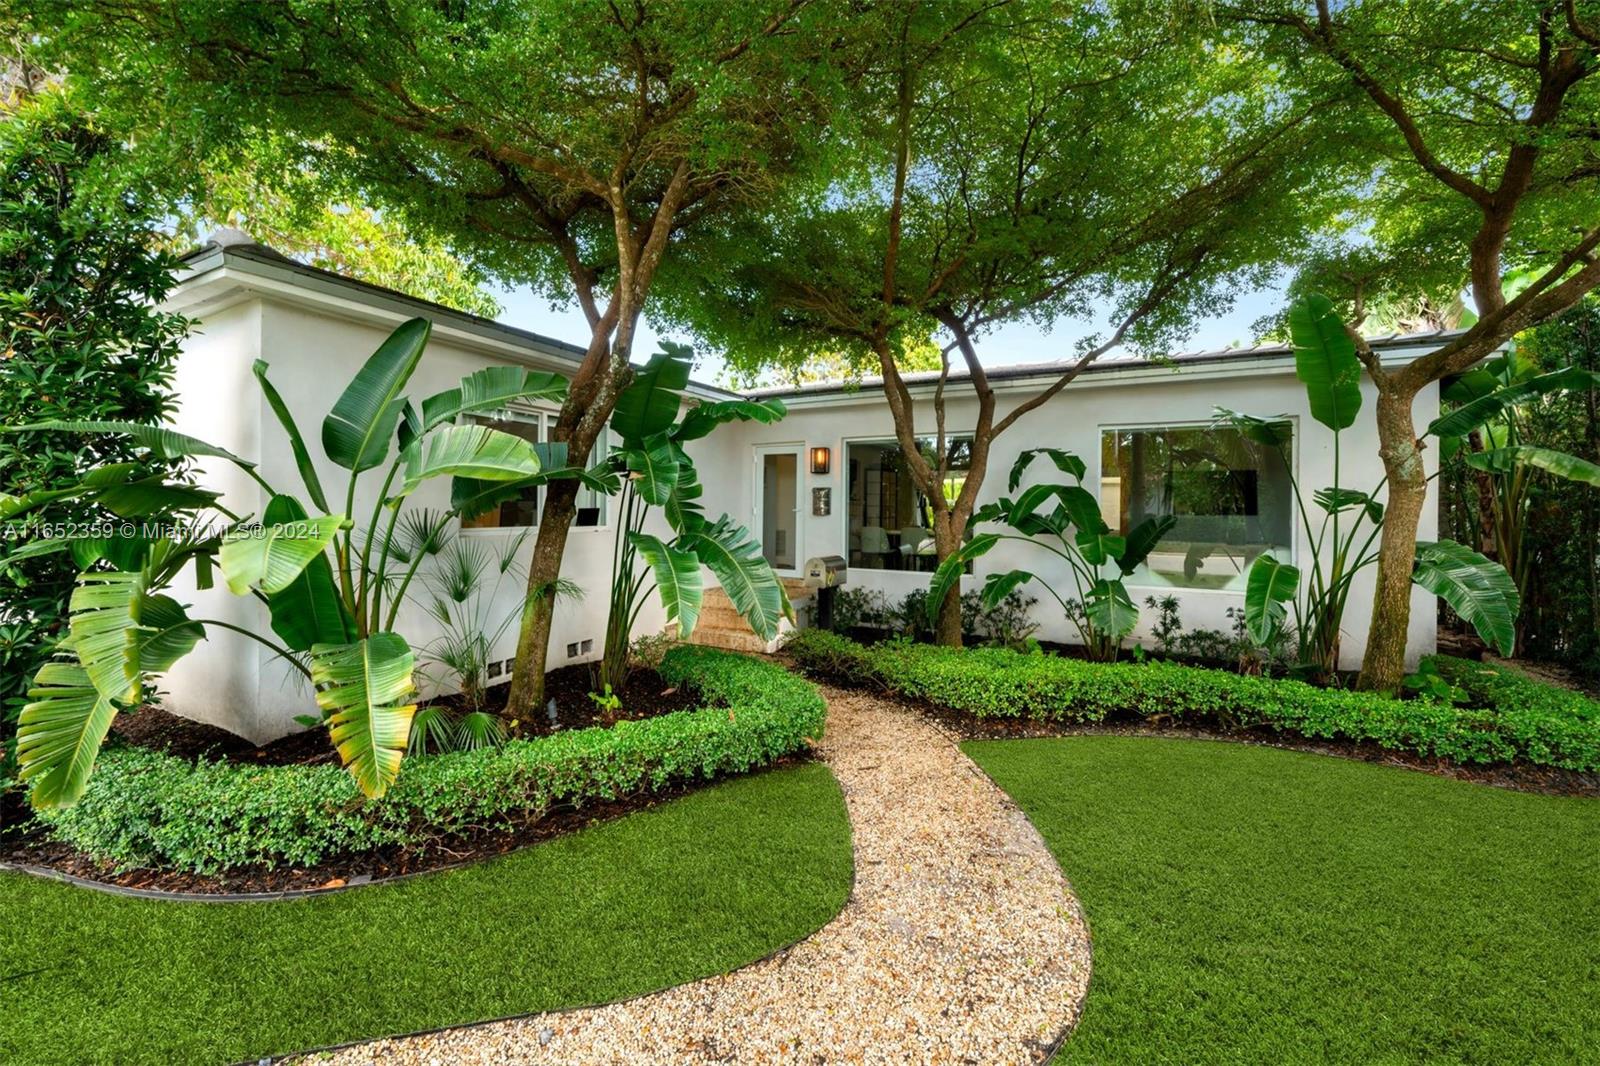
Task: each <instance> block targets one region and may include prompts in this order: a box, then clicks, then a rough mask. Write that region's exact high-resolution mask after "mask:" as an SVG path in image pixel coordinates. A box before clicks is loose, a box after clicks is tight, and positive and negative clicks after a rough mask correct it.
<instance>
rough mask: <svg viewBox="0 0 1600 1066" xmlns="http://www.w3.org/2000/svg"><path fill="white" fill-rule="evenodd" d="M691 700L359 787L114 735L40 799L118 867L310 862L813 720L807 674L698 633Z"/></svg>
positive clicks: (62, 824) (85, 848) (738, 767)
mask: <svg viewBox="0 0 1600 1066" xmlns="http://www.w3.org/2000/svg"><path fill="white" fill-rule="evenodd" d="M661 673H662V676H663V677H665V678H666V679H667V680H668V681H669V682H670V683H672V684H677V685H682V684H689V683H692V684H693V685H694V686H695V688H696V689H697V690H698V691H699V692H700V694H701V696H702V697H703V699H704V701H705V702H704V706H703V707H701V709H699V710H693V711H675V712H672V713H669V714H663V715H660V716H658V717H655V718H649V719H645V720H643V721H637V722H633V721H623V722H619V723H617V724H616V725H614V726H611V727H609V728H603V727H595V728H590V729H581V730H570V731H566V730H564V731H562V732H560V733H556V734H553V735H551V736H545V737H537V738H532V739H527V740H510V741H507V742H505V743H503V744H501V745H499V746H496V747H484V748H479V749H477V750H472V751H461V752H450V753H446V754H442V755H430V756H423V757H419V758H415V759H411V760H408V762H407V764H406V766H405V769H404V771H403V772H402V773H401V775H400V777H399V779H398V780H397V781H396V782H395V784H394V785H393V786H392V787H391V788H390V789H389V790H388V791H387V792H386V793H385V795H384V796H382V797H381V798H377V799H370V798H363V796H362V794H361V793H360V791H359V790H358V789H357V787H356V785H355V782H353V781H352V780H351V779H350V778H349V776H348V775H346V774H344V773H342V772H340V770H339V769H338V768H337V767H335V766H332V765H320V766H307V765H290V766H251V765H247V764H241V763H237V762H224V761H215V762H207V761H205V760H204V759H202V760H199V761H198V762H196V761H192V760H188V759H183V758H179V757H177V756H170V755H163V754H160V753H157V752H151V751H146V750H140V749H131V748H124V749H112V750H108V751H107V752H105V753H104V755H103V756H102V764H101V767H100V769H99V770H98V771H97V772H96V773H95V776H94V777H93V778H92V779H91V780H90V783H89V786H88V789H87V791H86V792H85V794H84V797H83V799H82V800H81V801H80V802H79V803H78V804H75V805H74V806H72V807H67V808H61V809H54V810H47V811H43V812H40V814H39V817H40V819H41V820H42V821H43V822H44V824H45V825H46V826H47V827H48V828H49V831H50V833H51V835H52V836H53V837H54V838H55V839H57V840H59V841H62V842H64V843H67V844H70V845H72V846H73V847H75V848H77V849H78V850H79V851H81V852H83V853H85V854H86V855H88V856H90V857H92V858H95V859H98V860H101V861H104V862H108V863H111V864H114V865H115V866H117V867H119V868H131V867H139V868H152V869H162V870H180V871H187V872H191V873H196V874H207V875H209V874H216V873H220V872H225V871H229V870H235V869H239V868H265V869H275V868H279V867H284V866H315V865H318V864H320V863H323V862H325V861H327V860H330V859H338V858H346V857H349V856H353V855H360V854H362V853H364V852H372V851H375V850H377V849H381V848H391V847H426V846H429V845H431V844H436V843H438V842H439V841H441V840H446V839H449V838H452V837H455V836H458V835H461V834H465V833H468V832H474V831H482V830H485V829H489V830H496V829H498V830H510V829H512V828H514V827H516V826H518V825H520V824H524V823H527V822H529V821H534V820H537V819H538V818H539V816H540V815H542V814H543V813H544V812H546V811H548V810H549V809H550V808H551V807H553V806H556V805H558V804H559V805H575V806H580V807H581V806H582V805H584V804H585V803H594V802H597V801H601V800H615V799H618V798H619V797H624V796H631V795H636V794H639V793H651V792H659V791H661V790H662V789H664V788H667V787H669V786H674V785H682V784H690V783H694V782H699V781H705V780H708V779H710V778H713V777H716V776H719V775H721V774H728V773H740V772H743V771H746V770H750V769H752V768H756V767H761V766H767V765H770V764H771V763H773V762H775V761H777V760H779V759H781V758H783V757H785V756H788V755H794V754H796V753H799V752H802V751H804V750H805V749H806V747H807V742H808V740H809V739H811V738H816V737H820V736H821V735H822V728H823V718H824V715H825V713H826V705H825V704H824V702H823V699H822V697H821V695H820V694H819V693H818V692H817V690H816V688H815V686H813V685H811V684H810V683H809V682H807V681H805V680H804V679H802V678H799V677H796V676H794V675H793V674H790V673H789V672H787V671H785V670H783V669H782V668H781V667H779V666H777V665H775V664H772V663H768V662H763V661H760V660H757V659H751V658H747V657H745V656H740V655H734V654H731V653H728V652H719V651H714V650H711V649H707V648H692V647H681V648H677V649H674V650H673V651H671V652H669V653H668V654H667V656H666V657H665V659H664V660H663V661H662V664H661Z"/></svg>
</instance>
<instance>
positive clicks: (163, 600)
mask: <svg viewBox="0 0 1600 1066" xmlns="http://www.w3.org/2000/svg"><path fill="white" fill-rule="evenodd" d="M139 624H140V625H141V626H142V627H143V632H142V633H141V635H140V636H139V669H140V671H141V672H142V673H144V674H146V675H147V676H148V675H153V674H161V673H165V672H166V671H168V670H170V669H172V664H173V663H175V662H177V661H178V660H179V659H181V658H183V657H184V656H185V655H188V654H189V653H190V652H191V651H193V650H194V646H195V645H196V644H198V643H199V642H200V641H201V640H204V639H205V635H206V630H205V627H204V626H203V625H201V624H200V623H199V622H193V621H190V620H189V614H188V612H187V611H185V610H184V609H183V605H182V604H180V603H179V602H178V601H177V600H175V599H173V598H172V597H171V596H164V595H153V596H145V598H144V601H143V602H142V603H141V604H140V606H139Z"/></svg>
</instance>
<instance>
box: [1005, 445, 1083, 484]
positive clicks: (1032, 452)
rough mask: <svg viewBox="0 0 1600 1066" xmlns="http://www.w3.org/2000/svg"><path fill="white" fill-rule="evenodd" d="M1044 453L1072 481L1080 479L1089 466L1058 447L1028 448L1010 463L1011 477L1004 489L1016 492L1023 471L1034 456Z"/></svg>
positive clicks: (1020, 482)
mask: <svg viewBox="0 0 1600 1066" xmlns="http://www.w3.org/2000/svg"><path fill="white" fill-rule="evenodd" d="M1040 455H1045V456H1049V457H1050V461H1051V462H1052V463H1054V464H1056V469H1057V470H1059V471H1061V472H1062V473H1064V474H1071V475H1072V479H1073V480H1074V481H1082V480H1083V475H1085V474H1087V473H1088V472H1089V466H1088V464H1087V463H1085V462H1084V461H1083V460H1082V459H1080V458H1078V457H1077V456H1076V455H1073V454H1072V453H1071V452H1067V451H1062V450H1061V449H1060V448H1029V449H1027V450H1026V451H1024V452H1022V453H1021V454H1020V455H1018V456H1017V461H1016V462H1014V463H1012V464H1011V478H1010V481H1009V487H1008V488H1007V490H1006V491H1008V492H1016V491H1017V486H1018V485H1020V484H1022V474H1023V471H1025V470H1027V469H1028V464H1030V463H1032V462H1033V460H1034V457H1035V456H1040Z"/></svg>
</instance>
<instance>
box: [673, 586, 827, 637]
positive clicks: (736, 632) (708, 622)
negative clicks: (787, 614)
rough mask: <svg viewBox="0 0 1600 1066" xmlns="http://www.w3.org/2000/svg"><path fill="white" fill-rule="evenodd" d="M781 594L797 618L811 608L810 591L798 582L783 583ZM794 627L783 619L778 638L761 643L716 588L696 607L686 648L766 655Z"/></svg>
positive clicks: (706, 592) (742, 617)
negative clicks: (698, 616)
mask: <svg viewBox="0 0 1600 1066" xmlns="http://www.w3.org/2000/svg"><path fill="white" fill-rule="evenodd" d="M783 590H784V592H785V593H787V594H788V596H789V602H790V603H791V604H792V605H793V606H794V609H795V613H796V615H797V616H798V615H799V614H800V613H801V612H802V611H804V610H808V609H809V608H810V606H811V591H812V590H811V589H808V588H806V586H805V583H804V582H802V581H801V580H799V579H798V578H785V579H783ZM794 628H795V627H794V623H792V622H790V621H789V620H788V619H787V618H785V619H783V620H782V621H780V622H779V623H778V635H777V636H776V637H774V638H773V639H772V640H762V639H761V636H760V635H759V634H758V633H756V632H755V630H753V629H751V628H750V625H749V623H748V622H746V621H745V620H744V616H743V615H741V614H740V613H739V612H738V611H737V610H736V609H735V608H734V606H733V601H732V600H730V599H728V594H727V593H726V592H724V591H722V589H720V588H709V589H706V590H705V594H704V597H703V599H702V600H701V603H700V619H699V621H698V622H696V623H695V627H694V633H693V634H692V635H691V636H690V637H689V643H690V644H700V645H703V646H704V647H708V648H721V649H723V650H724V651H738V652H745V653H746V654H750V655H770V654H772V653H773V652H775V651H777V650H778V646H779V645H781V644H782V643H783V640H784V638H785V637H787V636H788V635H789V633H790V632H792V631H793V630H794Z"/></svg>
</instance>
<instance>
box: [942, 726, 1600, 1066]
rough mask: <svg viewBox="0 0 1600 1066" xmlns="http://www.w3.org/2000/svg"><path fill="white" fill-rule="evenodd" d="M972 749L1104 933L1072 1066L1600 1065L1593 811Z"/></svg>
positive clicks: (1240, 763) (1241, 754) (1348, 776)
mask: <svg viewBox="0 0 1600 1066" xmlns="http://www.w3.org/2000/svg"><path fill="white" fill-rule="evenodd" d="M966 750H967V751H968V753H969V754H971V756H972V757H973V758H974V759H975V760H977V762H978V763H979V765H981V766H982V767H983V768H984V769H985V770H986V771H988V773H989V774H990V776H992V777H993V778H994V779H995V781H996V782H997V783H998V784H999V785H1000V787H1001V788H1003V789H1005V790H1006V791H1007V792H1008V793H1010V794H1011V796H1012V797H1013V798H1014V799H1015V800H1016V801H1017V803H1019V804H1020V805H1021V806H1022V808H1023V810H1025V811H1026V812H1027V814H1028V816H1029V818H1031V819H1032V820H1033V824H1034V825H1036V826H1037V827H1038V828H1039V831H1040V832H1041V833H1042V834H1043V835H1044V838H1045V840H1046V842H1047V843H1048V844H1049V846H1050V849H1051V851H1052V852H1053V853H1054V854H1055V856H1056V858H1057V860H1058V861H1059V862H1060V863H1061V868H1062V870H1063V871H1065V873H1066V875H1067V877H1068V878H1069V879H1070V880H1071V882H1072V884H1073V886H1074V887H1075V888H1076V890H1077V893H1078V896H1079V899H1080V900H1081V901H1082V903H1083V906H1084V909H1085V911H1086V913H1087V915H1088V918H1089V925H1090V929H1091V931H1092V934H1093V938H1094V975H1093V979H1092V982H1091V985H1090V989H1089V998H1088V1001H1087V1004H1086V1007H1085V1012H1084V1015H1083V1019H1082V1023H1081V1025H1080V1026H1079V1028H1078V1030H1077V1031H1076V1032H1075V1033H1074V1034H1073V1035H1072V1036H1071V1038H1070V1039H1069V1040H1068V1041H1067V1043H1066V1045H1065V1047H1064V1048H1063V1050H1062V1052H1061V1054H1060V1056H1059V1057H1058V1060H1057V1061H1060V1062H1067V1063H1075V1062H1083V1063H1096V1064H1106V1063H1147V1062H1171V1063H1258V1062H1274V1063H1280V1062H1351V1063H1376V1062H1382V1063H1401V1062H1407V1063H1409V1062H1475V1063H1510V1062H1516V1063H1531V1062H1551V1063H1555V1062H1562V1063H1567V1062H1596V1061H1600V802H1596V801H1593V800H1584V799H1561V798H1554V797H1547V796H1535V795H1524V794H1518V793H1512V792H1506V791H1502V790H1499V789H1494V788H1490V787H1487V786H1483V785H1476V784H1470V783H1465V782H1459V781H1451V780H1445V779H1442V778H1436V777H1430V776H1427V775H1425V774H1420V773H1414V772H1410V771H1405V770H1396V769H1392V768H1387V767H1379V766H1372V765H1368V764H1364V763H1356V762H1348V761H1344V760H1340V759H1333V758H1327V757H1321V756H1315V755H1303V754H1298V753H1294V752H1284V751H1277V750H1272V749H1264V748H1254V747H1247V746H1244V745H1237V744H1226V743H1217V742H1207V741H1180V740H1162V739H1151V738H1130V737H1074V738H1065V739H1058V740H1027V741H1024V740H1015V741H985V742H974V743H969V744H968V745H966Z"/></svg>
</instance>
